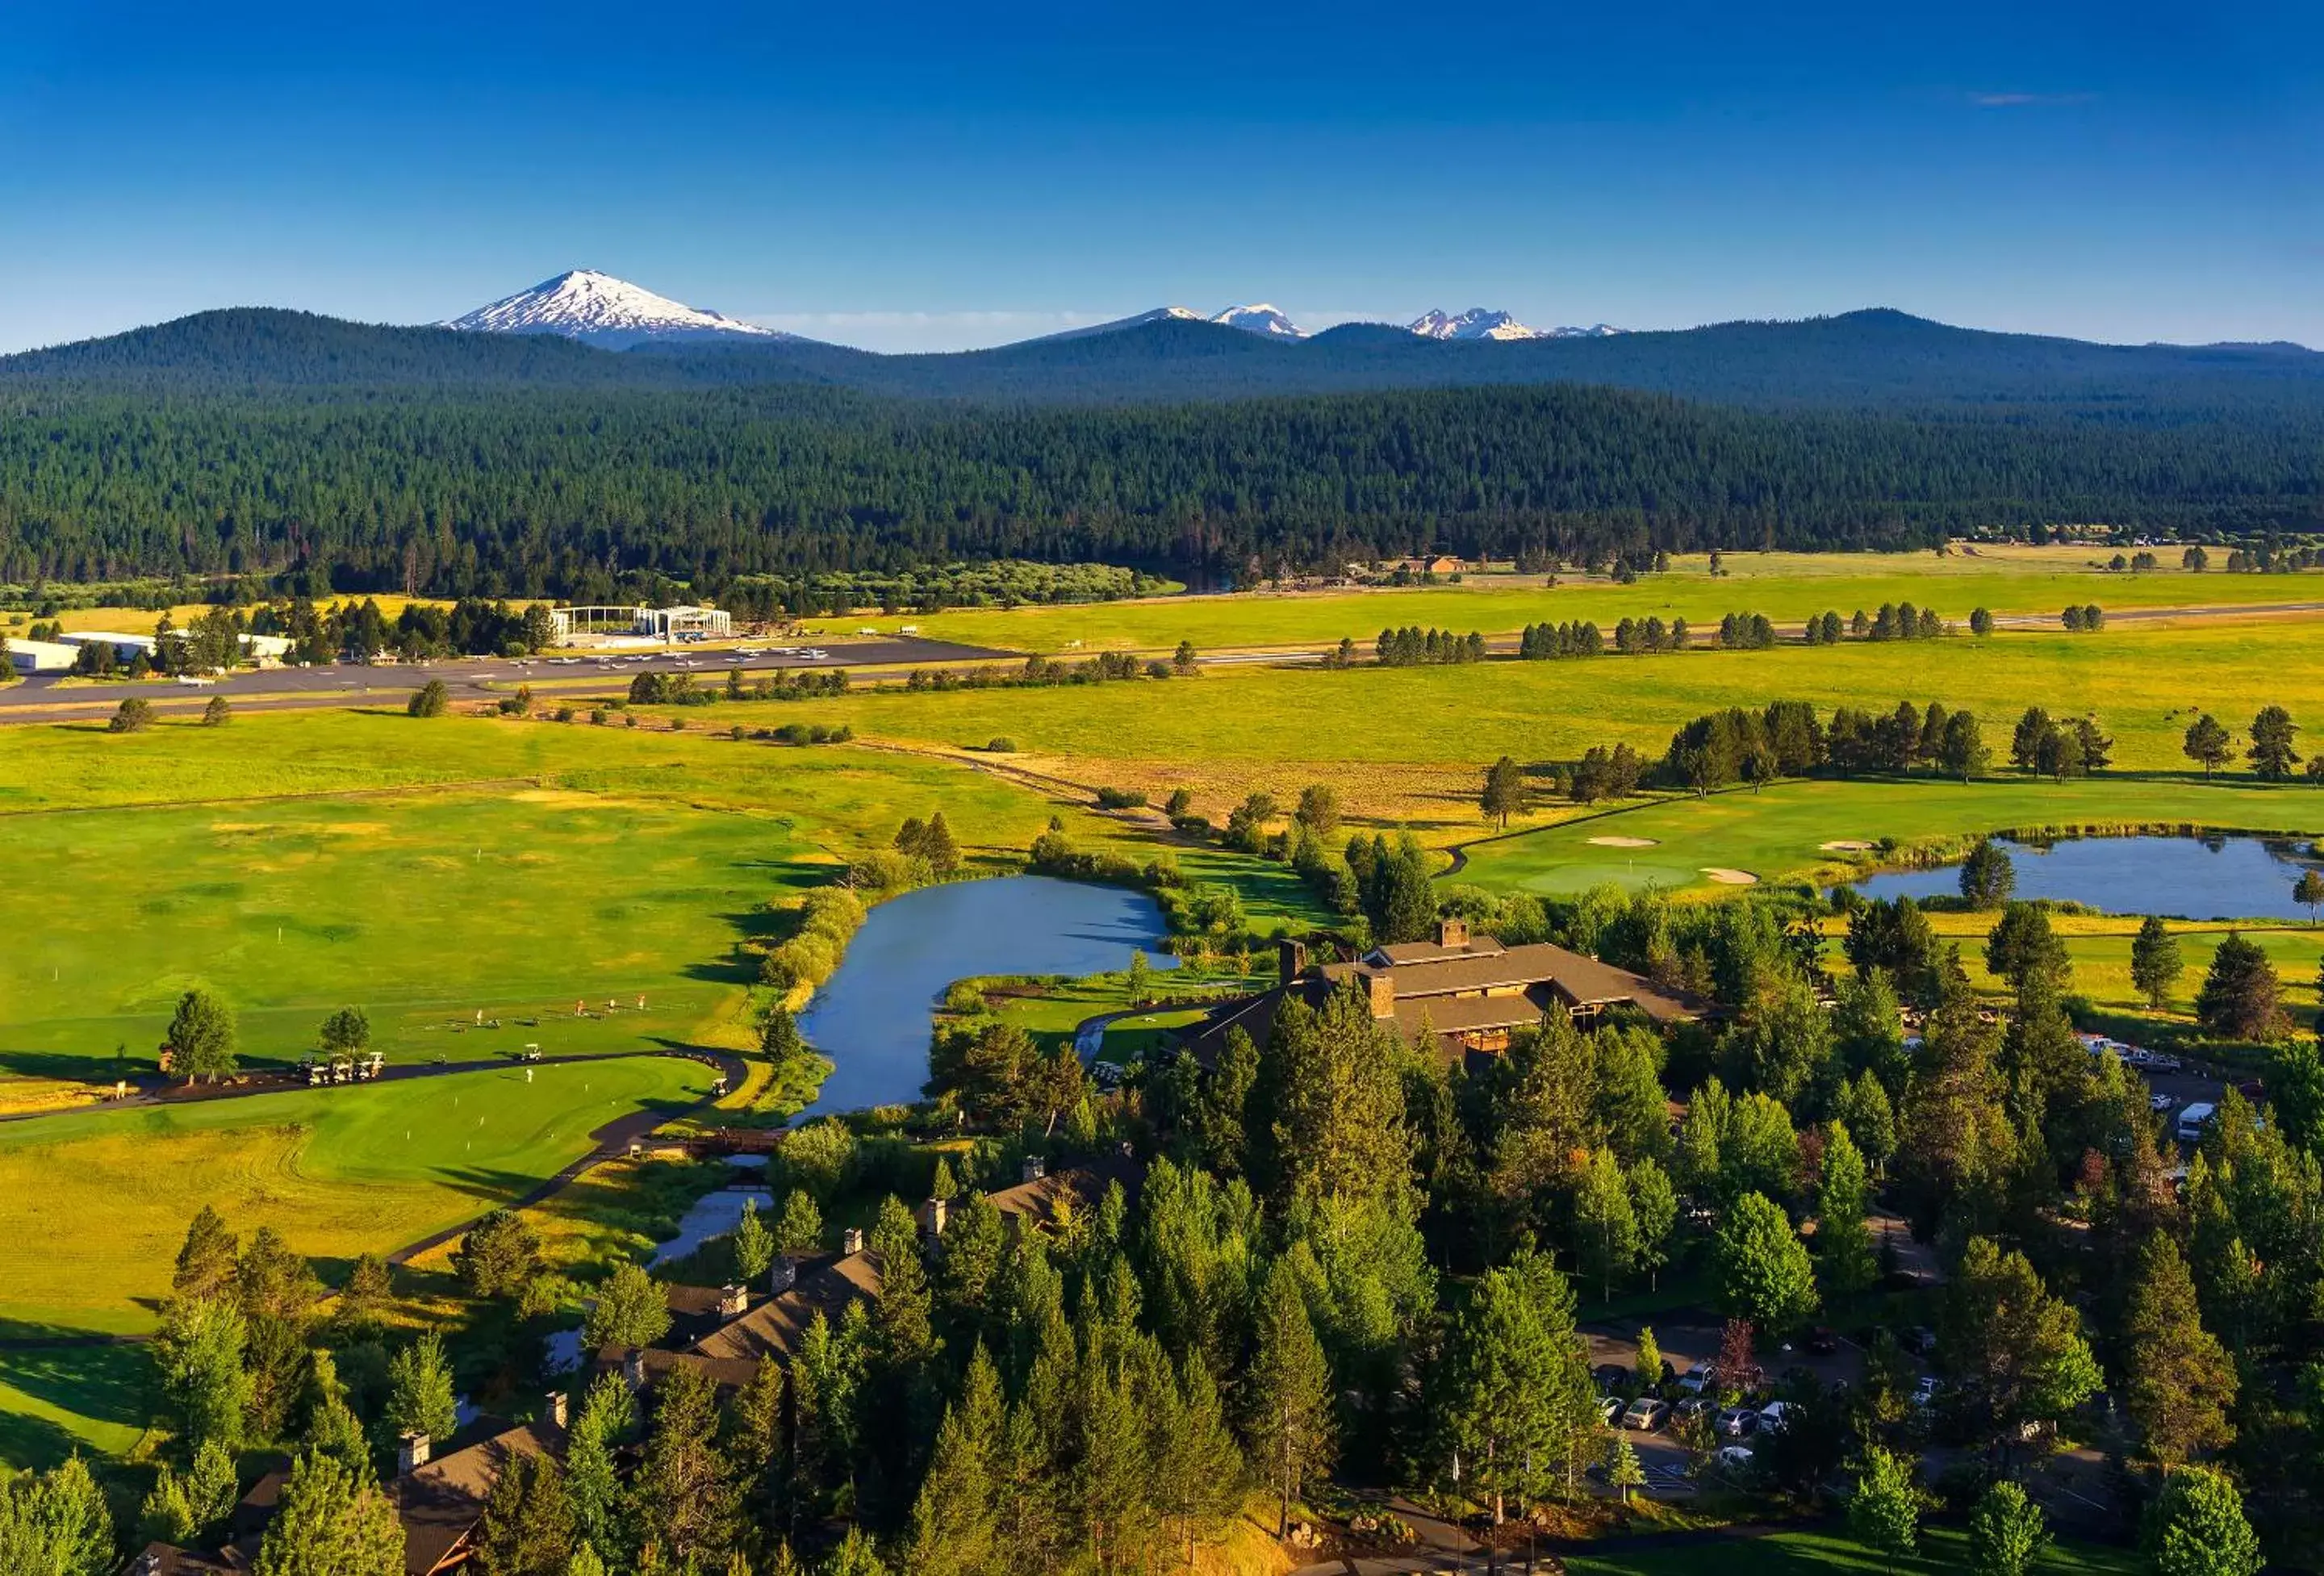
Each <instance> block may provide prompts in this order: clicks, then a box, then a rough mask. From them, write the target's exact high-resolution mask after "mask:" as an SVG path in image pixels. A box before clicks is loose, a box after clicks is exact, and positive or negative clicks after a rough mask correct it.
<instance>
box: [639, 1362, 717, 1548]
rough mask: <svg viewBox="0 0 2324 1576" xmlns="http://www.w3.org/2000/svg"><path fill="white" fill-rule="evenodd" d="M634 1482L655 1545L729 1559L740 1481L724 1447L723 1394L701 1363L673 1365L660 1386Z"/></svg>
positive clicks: (646, 1529) (643, 1520)
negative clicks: (728, 1463)
mask: <svg viewBox="0 0 2324 1576" xmlns="http://www.w3.org/2000/svg"><path fill="white" fill-rule="evenodd" d="M634 1488H635V1493H636V1496H637V1507H638V1515H639V1519H640V1521H641V1524H642V1527H643V1531H644V1535H645V1541H646V1543H647V1544H649V1545H650V1546H658V1547H659V1549H660V1550H661V1552H662V1553H663V1555H664V1557H666V1558H668V1559H670V1560H672V1561H675V1562H678V1563H679V1564H686V1563H688V1562H695V1561H717V1560H722V1559H724V1556H725V1554H726V1553H727V1551H728V1550H729V1548H731V1547H732V1545H733V1537H734V1533H735V1512H736V1508H737V1507H736V1503H735V1493H734V1485H733V1481H732V1479H731V1478H730V1477H729V1475H728V1472H727V1467H726V1460H725V1457H724V1454H723V1452H721V1451H720V1450H719V1448H718V1402H717V1394H716V1392H715V1390H714V1389H713V1388H712V1387H711V1383H710V1381H709V1379H708V1378H705V1377H704V1375H703V1373H702V1371H701V1370H700V1369H694V1368H687V1367H678V1368H673V1369H670V1370H669V1372H668V1373H667V1374H665V1375H663V1376H662V1378H661V1382H660V1383H659V1385H658V1386H657V1387H655V1390H654V1408H653V1420H652V1423H651V1424H650V1426H649V1427H648V1429H647V1432H646V1450H645V1460H644V1461H642V1462H641V1464H640V1465H639V1468H638V1475H637V1480H636V1483H635V1485H634Z"/></svg>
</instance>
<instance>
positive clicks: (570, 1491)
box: [565, 1373, 637, 1558]
mask: <svg viewBox="0 0 2324 1576" xmlns="http://www.w3.org/2000/svg"><path fill="white" fill-rule="evenodd" d="M636 1426H637V1401H636V1398H635V1397H634V1396H632V1394H631V1392H630V1387H629V1386H628V1385H627V1384H625V1383H623V1382H622V1377H621V1375H619V1374H614V1373H607V1374H601V1375H599V1376H598V1378H597V1381H596V1382H595V1384H593V1385H591V1386H590V1387H589V1393H588V1395H587V1396H585V1397H584V1398H583V1400H582V1403H581V1410H580V1411H579V1413H577V1414H576V1415H575V1417H574V1420H573V1426H572V1429H571V1431H570V1432H569V1433H567V1436H566V1452H565V1488H566V1495H567V1498H569V1499H570V1500H571V1501H572V1504H573V1521H574V1525H575V1526H576V1528H577V1529H578V1531H579V1532H580V1535H581V1536H582V1537H583V1538H584V1539H586V1542H587V1544H589V1545H590V1546H591V1547H593V1548H595V1549H601V1550H603V1551H604V1553H605V1554H606V1555H609V1556H613V1557H616V1558H618V1557H619V1555H620V1554H621V1553H622V1551H623V1550H625V1549H627V1548H628V1547H629V1546H630V1538H629V1531H628V1528H629V1502H628V1496H627V1493H626V1491H625V1490H624V1488H623V1487H622V1477H621V1473H620V1471H619V1470H618V1469H617V1467H616V1465H615V1461H614V1452H615V1450H616V1449H617V1448H618V1447H619V1446H620V1445H621V1444H622V1442H624V1441H625V1440H627V1439H628V1437H629V1435H630V1432H631V1430H632V1429H633V1428H635V1427H636Z"/></svg>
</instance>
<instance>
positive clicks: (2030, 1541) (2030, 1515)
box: [1969, 1478, 2050, 1576]
mask: <svg viewBox="0 0 2324 1576" xmlns="http://www.w3.org/2000/svg"><path fill="white" fill-rule="evenodd" d="M2046 1523H2047V1518H2046V1517H2045V1516H2043V1513H2042V1507H2040V1506H2038V1505H2036V1504H2034V1503H2033V1501H2032V1500H2031V1499H2028V1498H2026V1497H2025V1490H2024V1489H2023V1488H2019V1487H2018V1486H2017V1485H2016V1484H2015V1483H2013V1482H2011V1481H2009V1480H2008V1479H2006V1478H2005V1479H2002V1480H2001V1481H1999V1482H1997V1483H1996V1484H1994V1485H1993V1486H1992V1487H1991V1488H1987V1489H1986V1491H1985V1493H1984V1494H1983V1496H1982V1497H1980V1498H1978V1502H1977V1509H1976V1510H1975V1511H1974V1512H1972V1513H1971V1514H1970V1516H1969V1569H1970V1570H1971V1571H1975V1572H1976V1576H2025V1573H2026V1572H2027V1571H2030V1570H2032V1569H2033V1562H2034V1561H2035V1560H2037V1559H2039V1558H2040V1557H2041V1553H2042V1551H2043V1548H2044V1547H2046V1546H2047V1545H2048V1544H2049V1542H2050V1534H2049V1531H2048V1527H2047V1525H2046Z"/></svg>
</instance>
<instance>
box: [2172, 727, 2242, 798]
mask: <svg viewBox="0 0 2324 1576" xmlns="http://www.w3.org/2000/svg"><path fill="white" fill-rule="evenodd" d="M2234 749H2235V745H2234V742H2233V741H2232V740H2230V739H2229V738H2228V736H2227V729H2225V728H2223V727H2221V726H2220V725H2219V721H2218V718H2217V717H2214V716H2213V715H2211V714H2210V713H2209V712H2205V713H2204V714H2202V715H2201V716H2199V717H2198V718H2196V719H2195V720H2194V721H2193V722H2191V723H2188V724H2187V733H2186V737H2185V738H2184V739H2183V740H2182V741H2181V744H2180V751H2181V753H2182V754H2184V755H2185V756H2186V757H2187V759H2188V760H2191V761H2193V762H2194V763H2195V764H2196V765H2198V766H2199V767H2201V768H2202V769H2203V780H2204V781H2205V782H2209V781H2210V780H2211V773H2212V772H2214V771H2216V770H2218V769H2219V768H2220V767H2222V766H2225V765H2226V764H2227V759H2228V757H2229V755H2231V754H2232V753H2233V752H2234Z"/></svg>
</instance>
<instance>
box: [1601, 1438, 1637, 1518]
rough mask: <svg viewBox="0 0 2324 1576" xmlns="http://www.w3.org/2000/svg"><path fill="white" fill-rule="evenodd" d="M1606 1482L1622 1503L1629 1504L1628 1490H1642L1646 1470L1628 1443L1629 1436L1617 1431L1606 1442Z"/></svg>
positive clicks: (1634, 1449)
mask: <svg viewBox="0 0 2324 1576" xmlns="http://www.w3.org/2000/svg"><path fill="white" fill-rule="evenodd" d="M1606 1481H1607V1482H1608V1483H1609V1484H1610V1485H1611V1486H1612V1487H1613V1488H1614V1490H1615V1491H1616V1492H1617V1493H1618V1494H1619V1495H1621V1497H1622V1503H1623V1504H1625V1505H1628V1503H1629V1502H1630V1490H1631V1489H1633V1488H1643V1487H1644V1486H1645V1485H1646V1468H1645V1467H1643V1466H1641V1465H1640V1464H1639V1462H1638V1452H1637V1449H1636V1447H1634V1446H1633V1445H1632V1444H1631V1443H1630V1436H1629V1435H1628V1434H1627V1433H1623V1432H1621V1430H1619V1429H1617V1430H1615V1431H1614V1433H1613V1436H1612V1438H1611V1439H1610V1440H1609V1441H1608V1448H1607V1452H1606Z"/></svg>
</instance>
